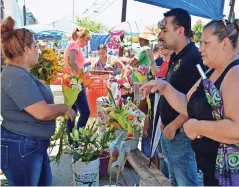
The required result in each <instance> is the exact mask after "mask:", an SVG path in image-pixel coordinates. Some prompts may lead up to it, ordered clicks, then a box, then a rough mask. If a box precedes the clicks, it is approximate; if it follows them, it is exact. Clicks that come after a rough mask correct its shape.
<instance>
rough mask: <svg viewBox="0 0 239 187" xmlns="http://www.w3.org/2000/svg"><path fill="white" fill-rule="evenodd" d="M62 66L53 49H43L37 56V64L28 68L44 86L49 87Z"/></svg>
mask: <svg viewBox="0 0 239 187" xmlns="http://www.w3.org/2000/svg"><path fill="white" fill-rule="evenodd" d="M61 69H62V64H61V63H60V61H59V58H58V56H57V54H56V52H55V51H54V50H53V49H50V48H45V49H44V50H43V51H42V53H41V54H40V56H39V59H38V63H37V64H35V65H33V66H31V67H30V72H31V73H32V74H33V75H34V76H35V77H37V78H38V79H40V80H41V81H42V82H43V83H44V84H46V85H50V84H52V83H54V82H55V81H56V80H57V77H58V73H59V72H60V70H61Z"/></svg>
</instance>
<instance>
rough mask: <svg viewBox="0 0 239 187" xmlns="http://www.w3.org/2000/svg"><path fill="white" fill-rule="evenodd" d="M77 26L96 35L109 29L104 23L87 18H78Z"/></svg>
mask: <svg viewBox="0 0 239 187" xmlns="http://www.w3.org/2000/svg"><path fill="white" fill-rule="evenodd" d="M76 24H77V25H79V26H80V27H82V28H85V29H88V30H89V31H91V32H94V33H100V32H101V31H102V30H104V31H106V32H107V31H108V30H109V29H108V27H107V26H106V25H104V24H103V23H100V22H97V21H93V20H89V19H87V18H79V17H77V18H76Z"/></svg>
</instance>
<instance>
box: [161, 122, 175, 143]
mask: <svg viewBox="0 0 239 187" xmlns="http://www.w3.org/2000/svg"><path fill="white" fill-rule="evenodd" d="M175 134H176V129H175V128H174V127H173V126H172V125H170V124H169V125H167V126H166V127H165V128H164V129H163V135H164V136H165V137H166V138H167V139H168V140H173V139H174V136H175Z"/></svg>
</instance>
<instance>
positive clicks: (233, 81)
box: [141, 20, 239, 186]
mask: <svg viewBox="0 0 239 187" xmlns="http://www.w3.org/2000/svg"><path fill="white" fill-rule="evenodd" d="M238 32H239V28H238V26H237V25H236V24H235V23H230V22H229V21H223V20H218V21H211V22H210V23H208V24H207V25H206V26H205V27H204V30H203V34H202V38H201V42H200V48H199V51H200V52H201V54H202V58H203V62H204V64H205V65H207V66H208V67H210V68H212V69H211V70H210V71H209V72H208V73H207V77H208V79H209V80H210V81H211V82H212V83H213V84H214V86H215V89H217V90H219V91H220V92H216V91H215V92H214V95H212V97H211V98H210V97H208V96H207V95H206V92H205V90H204V86H203V83H202V80H199V81H198V82H197V83H196V84H195V85H194V86H193V87H192V88H191V90H190V91H189V92H188V94H187V95H184V94H182V93H180V92H178V91H177V90H175V89H174V88H173V87H172V86H171V85H170V84H168V83H167V82H166V81H163V80H159V81H151V82H148V83H146V84H145V85H143V86H142V87H141V90H142V92H143V93H144V94H145V95H147V94H148V92H155V91H159V92H160V94H162V95H164V96H165V98H166V99H167V101H168V102H169V104H170V105H171V106H172V107H173V108H174V109H175V110H176V111H177V112H179V113H181V114H184V115H186V116H188V117H189V120H188V121H187V122H186V123H185V124H184V131H185V133H186V134H187V136H188V137H189V138H190V139H192V140H193V141H192V147H193V150H194V151H195V153H196V159H197V164H198V167H199V169H200V170H202V171H203V173H204V184H205V186H208V185H209V186H218V185H227V186H232V185H236V186H238V185H239V172H238V171H239V156H238V155H239V146H238V143H239V117H238V111H239V105H238V103H239V97H238V94H239V86H238V85H239V56H238V54H237V45H238V43H237V42H238ZM218 93H219V94H218ZM220 95H221V99H222V101H223V107H224V113H225V116H224V118H222V119H220V118H216V117H215V111H214V108H213V107H212V106H211V105H212V103H211V102H213V104H215V103H217V102H218V101H219V100H220ZM223 107H222V108H223ZM222 113H223V112H222ZM199 136H201V138H200V139H198V138H197V137H199ZM220 143H221V144H225V145H227V146H228V147H229V149H227V153H226V154H225V153H220V150H221V147H219V145H221V144H220ZM220 160H224V162H223V163H219V162H218V161H220ZM215 175H216V176H215Z"/></svg>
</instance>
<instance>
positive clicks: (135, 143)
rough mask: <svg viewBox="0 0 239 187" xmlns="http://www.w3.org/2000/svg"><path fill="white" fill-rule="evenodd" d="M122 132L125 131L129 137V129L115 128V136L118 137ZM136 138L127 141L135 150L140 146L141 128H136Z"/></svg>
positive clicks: (125, 134)
mask: <svg viewBox="0 0 239 187" xmlns="http://www.w3.org/2000/svg"><path fill="white" fill-rule="evenodd" d="M121 132H123V133H124V136H125V137H127V131H126V130H124V129H116V130H115V136H116V137H118V136H119V135H120V134H121ZM134 135H135V137H134V139H128V140H127V141H126V142H127V144H128V145H129V146H130V150H135V149H137V147H138V144H139V136H140V131H139V130H134Z"/></svg>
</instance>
